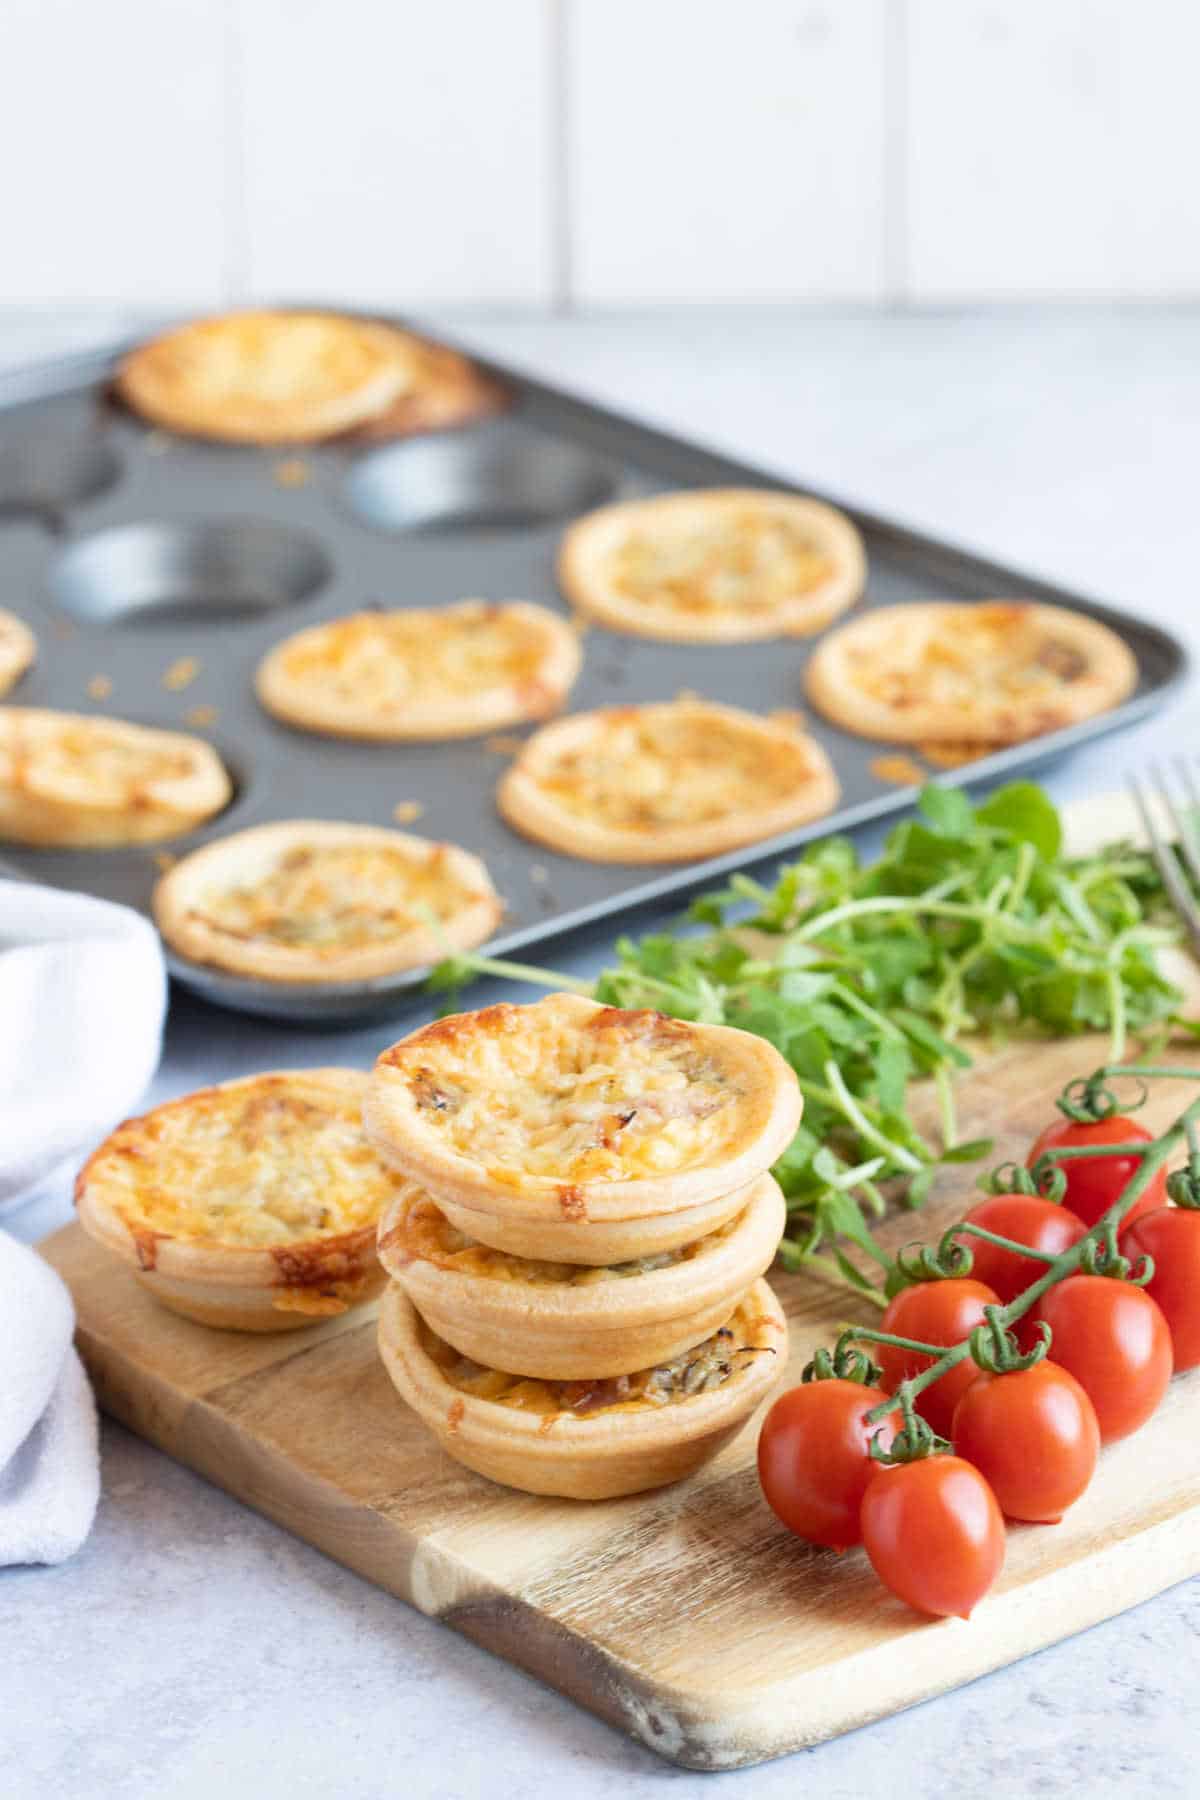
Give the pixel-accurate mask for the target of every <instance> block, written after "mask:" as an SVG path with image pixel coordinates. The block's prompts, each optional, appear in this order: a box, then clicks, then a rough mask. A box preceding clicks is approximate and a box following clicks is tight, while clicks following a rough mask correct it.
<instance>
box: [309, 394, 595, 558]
mask: <svg viewBox="0 0 1200 1800" xmlns="http://www.w3.org/2000/svg"><path fill="white" fill-rule="evenodd" d="M615 488H616V479H615V476H614V474H613V471H612V469H611V468H610V467H609V466H608V465H607V464H606V463H605V462H603V461H602V460H601V459H600V458H598V457H595V456H593V455H592V453H591V452H590V451H589V450H585V449H581V448H580V447H579V446H578V445H577V444H570V443H567V442H565V441H564V440H562V439H560V438H553V437H546V436H543V435H542V434H541V433H540V432H535V431H531V430H529V428H528V427H526V426H522V425H517V424H514V423H513V422H512V421H510V420H497V421H496V422H495V423H494V424H490V425H481V426H477V427H476V428H474V429H473V430H470V431H455V432H446V433H443V434H441V435H440V436H433V437H426V438H419V439H414V440H412V441H411V442H409V443H404V444H392V445H390V446H389V447H388V448H387V449H386V450H376V451H374V452H373V453H372V454H371V455H368V456H364V457H362V458H360V459H359V461H357V462H356V463H355V465H354V467H353V468H352V469H351V471H350V474H349V476H348V477H347V480H346V490H345V492H346V499H347V502H348V504H349V506H350V507H351V509H352V510H353V511H354V512H355V513H357V514H358V516H359V517H360V518H362V519H365V520H366V521H367V523H368V524H369V525H374V526H377V527H379V528H380V529H381V530H383V531H438V532H464V531H522V530H529V529H530V528H531V527H534V526H537V525H544V524H550V523H553V522H554V521H556V520H559V519H567V518H571V517H573V516H574V515H575V514H576V513H581V512H587V511H588V510H589V509H590V508H591V507H593V506H599V505H601V504H602V502H604V501H605V500H607V499H609V498H610V497H611V496H612V494H613V492H614V490H615Z"/></svg>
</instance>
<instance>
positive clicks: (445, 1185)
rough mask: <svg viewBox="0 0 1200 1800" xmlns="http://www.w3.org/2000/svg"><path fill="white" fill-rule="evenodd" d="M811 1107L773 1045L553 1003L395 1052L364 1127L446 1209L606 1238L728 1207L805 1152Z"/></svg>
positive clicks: (490, 1010)
mask: <svg viewBox="0 0 1200 1800" xmlns="http://www.w3.org/2000/svg"><path fill="white" fill-rule="evenodd" d="M802 1105H803V1103H802V1101H801V1098H800V1089H799V1086H798V1084H797V1081H796V1077H795V1075H794V1074H793V1072H792V1070H791V1069H790V1067H789V1066H788V1064H787V1063H786V1062H785V1061H784V1059H783V1057H782V1056H781V1055H780V1054H779V1052H778V1051H777V1050H776V1049H775V1048H774V1047H773V1046H772V1045H771V1044H768V1043H767V1042H766V1040H765V1039H763V1038H760V1037H754V1036H752V1035H751V1034H750V1033H749V1032H745V1031H736V1030H734V1029H733V1028H732V1027H730V1026H726V1025H697V1024H691V1023H687V1022H685V1021H683V1020H680V1019H671V1018H667V1017H666V1016H665V1015H664V1014H662V1013H655V1012H627V1011H623V1010H621V1009H620V1008H618V1007H612V1006H600V1005H597V1003H596V1002H595V1001H593V1000H585V999H584V998H583V997H582V996H580V995H578V994H551V995H548V996H547V997H546V998H545V999H544V1000H538V1001H535V1002H533V1003H532V1004H531V1005H526V1006H509V1005H500V1006H488V1007H485V1008H483V1010H482V1011H480V1012H472V1013H457V1014H454V1015H452V1016H451V1017H449V1018H445V1019H439V1020H437V1021H436V1022H435V1023H434V1024H432V1025H426V1026H423V1027H422V1028H421V1029H420V1030H418V1031H414V1032H412V1033H411V1034H410V1036H408V1037H406V1038H402V1039H401V1040H400V1042H399V1043H397V1044H393V1045H392V1047H391V1048H390V1049H389V1050H385V1051H384V1052H383V1054H382V1055H381V1056H380V1058H379V1060H378V1061H377V1063H376V1065H375V1069H374V1072H373V1074H372V1076H371V1081H370V1086H369V1088H368V1092H367V1098H366V1101H365V1103H364V1107H363V1121H364V1124H365V1126H366V1129H367V1132H368V1134H369V1135H370V1137H371V1140H372V1142H373V1143H375V1144H376V1145H377V1146H378V1148H379V1150H380V1153H381V1154H382V1155H384V1156H386V1157H387V1158H388V1159H389V1160H390V1161H392V1162H393V1163H394V1164H395V1165H396V1167H397V1168H399V1169H402V1170H403V1172H404V1173H405V1174H406V1175H408V1176H409V1177H410V1179H411V1180H413V1181H415V1182H417V1183H418V1184H419V1185H420V1186H422V1187H424V1188H427V1189H428V1190H429V1192H430V1193H431V1194H433V1195H435V1196H436V1198H437V1200H438V1203H439V1205H441V1204H442V1203H443V1201H445V1200H449V1201H450V1202H452V1203H453V1202H459V1203H461V1204H463V1205H465V1206H467V1207H469V1208H471V1209H472V1210H475V1209H479V1210H481V1211H484V1212H494V1213H500V1214H502V1215H506V1216H508V1217H510V1218H513V1219H524V1220H526V1221H528V1222H531V1223H535V1224H538V1225H541V1224H545V1223H554V1222H558V1221H567V1222H574V1223H582V1222H583V1221H588V1222H595V1223H598V1224H600V1223H610V1222H617V1221H625V1220H629V1219H635V1220H636V1219H646V1218H649V1217H652V1216H655V1215H660V1214H663V1213H673V1212H675V1211H677V1210H678V1209H680V1208H691V1207H699V1206H702V1205H704V1203H705V1202H707V1201H711V1200H716V1199H718V1198H722V1197H728V1196H729V1195H730V1194H731V1193H733V1191H734V1190H735V1189H737V1188H741V1187H744V1186H745V1185H746V1184H747V1182H749V1181H751V1180H753V1179H754V1178H755V1177H756V1176H758V1175H760V1174H762V1172H763V1170H764V1169H767V1168H769V1167H770V1165H771V1164H772V1163H773V1162H774V1161H775V1159H776V1157H777V1156H779V1154H780V1153H781V1152H782V1151H783V1150H784V1149H785V1147H786V1146H787V1145H788V1144H789V1143H790V1142H791V1140H792V1138H793V1136H794V1135H795V1131H796V1127H797V1125H798V1124H799V1122H800V1114H801V1110H802ZM455 1222H457V1221H455ZM710 1229H711V1227H710ZM470 1235H471V1236H476V1237H478V1238H479V1239H480V1241H481V1242H485V1243H486V1242H487V1241H488V1240H487V1238H486V1236H485V1235H484V1233H483V1232H481V1231H473V1232H471V1233H470ZM501 1247H502V1248H503V1246H501ZM535 1254H546V1252H535ZM635 1254H646V1253H645V1252H636V1253H635ZM570 1260H574V1259H570ZM585 1260H589V1261H590V1260H591V1259H590V1258H588V1259H585Z"/></svg>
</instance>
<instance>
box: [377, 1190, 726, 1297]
mask: <svg viewBox="0 0 1200 1800" xmlns="http://www.w3.org/2000/svg"><path fill="white" fill-rule="evenodd" d="M744 1217H745V1214H744V1213H738V1214H737V1216H736V1217H735V1218H733V1219H730V1220H729V1221H728V1222H727V1223H726V1224H724V1225H722V1226H720V1227H719V1228H718V1229H717V1230H716V1231H712V1232H709V1233H708V1234H707V1235H706V1236H705V1237H702V1238H697V1239H696V1240H695V1242H694V1243H691V1244H683V1245H681V1246H680V1247H679V1248H678V1249H677V1250H663V1251H660V1252H659V1253H658V1254H657V1255H655V1256H639V1257H635V1258H634V1260H633V1261H632V1262H621V1263H612V1264H610V1265H609V1266H607V1267H604V1268H592V1267H585V1266H583V1265H581V1264H579V1263H563V1262H545V1261H535V1260H534V1259H532V1258H530V1257H524V1256H511V1255H509V1253H508V1252H507V1251H505V1250H493V1249H490V1248H489V1247H488V1245H486V1244H479V1243H476V1241H475V1239H474V1238H471V1237H468V1236H467V1235H466V1233H465V1232H462V1231H458V1230H457V1229H456V1228H455V1227H454V1226H453V1225H451V1223H450V1221H449V1220H448V1219H447V1218H445V1217H444V1216H443V1214H442V1213H441V1212H440V1211H439V1209H438V1208H437V1206H436V1205H435V1204H434V1202H433V1201H432V1200H431V1199H429V1198H428V1197H423V1198H421V1199H419V1200H416V1201H414V1202H413V1204H412V1205H411V1206H410V1207H409V1209H408V1212H407V1214H406V1216H405V1220H404V1223H403V1225H402V1226H401V1227H400V1231H401V1234H402V1242H403V1245H404V1248H405V1250H406V1251H407V1252H408V1254H409V1255H410V1256H411V1257H412V1258H413V1259H414V1260H416V1259H420V1260H421V1261H423V1262H429V1263H433V1264H434V1265H435V1266H436V1267H437V1268H439V1269H448V1270H450V1271H451V1272H453V1273H454V1274H456V1275H482V1276H485V1277H487V1278H488V1279H490V1280H494V1281H517V1282H522V1283H524V1284H526V1285H527V1286H531V1287H595V1286H596V1285H597V1284H598V1283H600V1282H604V1281H628V1280H629V1279H630V1278H631V1277H633V1276H635V1275H649V1274H652V1273H653V1272H654V1270H656V1269H670V1268H674V1267H675V1266H676V1265H677V1264H679V1263H687V1262H696V1261H698V1260H699V1259H700V1258H701V1257H704V1256H707V1255H709V1254H710V1253H711V1252H712V1251H713V1250H716V1249H717V1248H718V1247H719V1246H720V1245H721V1244H723V1243H725V1242H726V1240H727V1239H728V1238H730V1237H732V1235H733V1233H734V1232H735V1231H736V1230H737V1229H738V1227H739V1225H740V1224H741V1223H742V1220H743V1219H744Z"/></svg>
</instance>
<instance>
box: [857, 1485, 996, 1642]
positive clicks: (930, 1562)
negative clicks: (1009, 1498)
mask: <svg viewBox="0 0 1200 1800" xmlns="http://www.w3.org/2000/svg"><path fill="white" fill-rule="evenodd" d="M862 1534H863V1544H864V1545H865V1547H866V1552H867V1555H868V1556H869V1557H870V1559H871V1566H872V1567H873V1569H874V1570H875V1573H876V1574H877V1575H878V1576H879V1579H880V1580H881V1581H882V1582H883V1583H884V1584H885V1585H886V1586H887V1587H889V1588H891V1590H892V1592H893V1593H894V1594H898V1595H899V1596H900V1598H901V1600H906V1601H907V1602H908V1604H909V1605H910V1606H912V1607H915V1608H916V1610H917V1611H918V1612H923V1613H931V1614H932V1615H933V1616H934V1618H945V1617H947V1616H949V1615H952V1614H956V1615H957V1616H958V1617H959V1618H963V1619H965V1618H967V1617H968V1616H969V1615H970V1612H971V1609H972V1607H973V1606H974V1605H975V1604H976V1602H977V1601H979V1600H982V1598H983V1596H984V1595H985V1594H986V1593H987V1591H988V1589H989V1588H990V1587H991V1585H992V1583H993V1581H995V1579H996V1577H997V1575H998V1574H999V1573H1000V1569H1001V1566H1002V1564H1003V1562H1004V1520H1003V1519H1002V1517H1001V1516H1000V1508H999V1506H998V1505H997V1503H996V1496H995V1495H994V1494H993V1493H992V1490H991V1488H990V1487H989V1486H988V1484H987V1482H986V1481H985V1480H984V1478H983V1476H982V1475H981V1474H980V1473H979V1470H978V1469H976V1468H975V1467H974V1466H973V1464H971V1463H969V1462H964V1461H963V1459H962V1457H960V1456H923V1457H921V1458H920V1459H919V1460H918V1461H916V1462H910V1463H897V1464H896V1465H895V1466H894V1467H893V1468H883V1469H880V1471H879V1473H878V1474H877V1475H876V1476H875V1478H874V1480H873V1481H872V1482H871V1484H870V1486H869V1487H868V1488H867V1491H866V1493H865V1494H864V1495H863V1503H862Z"/></svg>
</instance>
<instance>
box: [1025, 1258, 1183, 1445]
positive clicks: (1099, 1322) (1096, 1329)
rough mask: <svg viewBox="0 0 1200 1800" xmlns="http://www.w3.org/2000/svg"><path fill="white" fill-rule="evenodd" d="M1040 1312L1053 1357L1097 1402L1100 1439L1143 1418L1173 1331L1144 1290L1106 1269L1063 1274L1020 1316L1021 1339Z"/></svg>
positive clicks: (1164, 1370) (1153, 1399) (1154, 1399)
mask: <svg viewBox="0 0 1200 1800" xmlns="http://www.w3.org/2000/svg"><path fill="white" fill-rule="evenodd" d="M1043 1319H1044V1320H1045V1322H1046V1323H1047V1324H1048V1325H1049V1327H1050V1330H1051V1332H1052V1333H1053V1338H1052V1341H1051V1345H1050V1354H1051V1356H1052V1357H1053V1358H1054V1360H1055V1362H1056V1363H1058V1364H1059V1365H1060V1367H1062V1368H1064V1369H1068V1370H1069V1371H1070V1372H1071V1374H1072V1375H1074V1377H1075V1379H1076V1381H1077V1382H1078V1383H1079V1385H1080V1387H1081V1388H1083V1390H1084V1392H1085V1393H1086V1394H1087V1396H1088V1398H1089V1400H1090V1401H1091V1403H1092V1405H1093V1406H1094V1407H1095V1409H1096V1418H1097V1420H1098V1421H1099V1425H1100V1441H1101V1442H1102V1443H1105V1444H1111V1443H1112V1442H1113V1441H1114V1440H1115V1439H1116V1438H1123V1437H1128V1435H1129V1433H1130V1432H1131V1431H1136V1430H1137V1429H1138V1427H1139V1425H1144V1424H1145V1423H1146V1420H1147V1419H1148V1418H1149V1417H1150V1415H1151V1413H1152V1412H1153V1411H1154V1409H1155V1408H1156V1407H1157V1405H1158V1403H1159V1401H1160V1400H1161V1399H1162V1397H1163V1395H1164V1394H1165V1393H1166V1390H1167V1383H1168V1382H1169V1381H1170V1379H1171V1370H1172V1366H1173V1363H1172V1354H1171V1333H1170V1331H1169V1330H1168V1329H1167V1321H1166V1320H1165V1319H1164V1317H1163V1315H1162V1313H1161V1311H1160V1310H1159V1308H1158V1307H1157V1306H1156V1305H1155V1303H1154V1301H1153V1300H1152V1299H1151V1298H1150V1296H1149V1294H1147V1293H1144V1292H1143V1290H1142V1289H1141V1288H1139V1287H1133V1286H1132V1285H1131V1284H1130V1283H1129V1282H1127V1281H1117V1280H1116V1279H1114V1277H1112V1276H1110V1275H1069V1276H1068V1277H1067V1279H1066V1280H1065V1281H1060V1282H1059V1283H1058V1285H1057V1286H1056V1287H1052V1288H1049V1289H1048V1290H1047V1291H1046V1293H1044V1294H1043V1295H1042V1298H1041V1299H1040V1300H1039V1301H1038V1303H1037V1305H1036V1306H1035V1307H1034V1308H1033V1311H1032V1312H1030V1313H1028V1314H1027V1315H1026V1317H1025V1319H1023V1320H1022V1326H1023V1327H1025V1329H1024V1330H1023V1331H1022V1332H1021V1334H1020V1335H1021V1337H1022V1338H1023V1340H1024V1341H1028V1340H1029V1339H1030V1338H1031V1337H1032V1335H1033V1332H1034V1329H1035V1327H1036V1325H1037V1322H1038V1321H1039V1320H1043Z"/></svg>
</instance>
